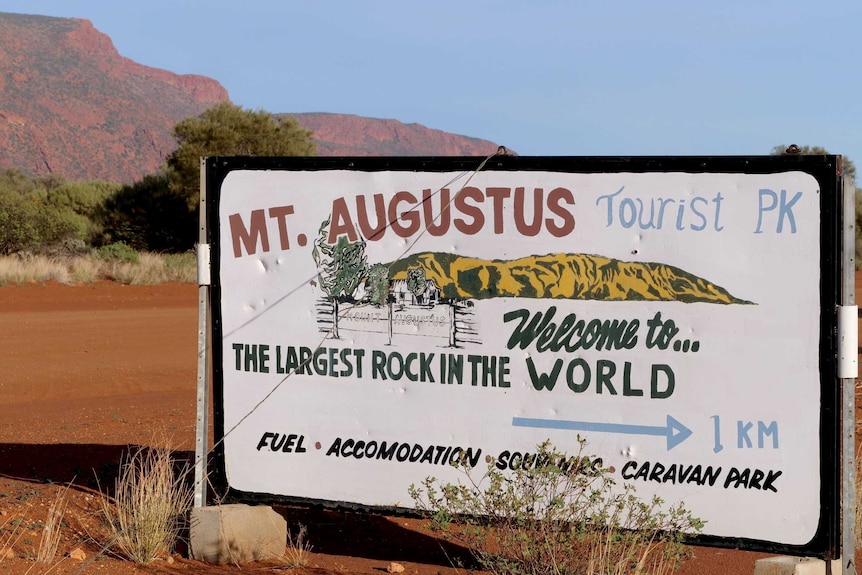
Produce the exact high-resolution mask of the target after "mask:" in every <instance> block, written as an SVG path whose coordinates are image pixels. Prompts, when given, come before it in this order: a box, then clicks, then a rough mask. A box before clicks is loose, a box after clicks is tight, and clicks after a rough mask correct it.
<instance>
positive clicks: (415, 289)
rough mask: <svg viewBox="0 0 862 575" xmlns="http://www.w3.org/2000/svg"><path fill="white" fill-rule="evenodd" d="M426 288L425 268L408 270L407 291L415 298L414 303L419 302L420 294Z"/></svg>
mask: <svg viewBox="0 0 862 575" xmlns="http://www.w3.org/2000/svg"><path fill="white" fill-rule="evenodd" d="M426 288H427V279H426V278H425V268H423V267H418V268H410V269H408V270H407V289H409V290H410V291H411V292H412V293H413V295H414V296H415V297H416V301H421V298H422V294H424V293H425V289H426Z"/></svg>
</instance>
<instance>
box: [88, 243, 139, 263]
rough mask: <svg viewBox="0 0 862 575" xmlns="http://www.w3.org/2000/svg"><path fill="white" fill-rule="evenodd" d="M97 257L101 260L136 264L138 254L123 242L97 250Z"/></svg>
mask: <svg viewBox="0 0 862 575" xmlns="http://www.w3.org/2000/svg"><path fill="white" fill-rule="evenodd" d="M97 253H98V255H99V257H100V258H102V259H103V260H107V261H119V262H128V263H133V264H136V263H138V259H139V258H138V252H136V251H135V249H134V248H132V247H131V246H129V245H126V244H125V243H123V242H114V243H112V244H108V245H106V246H102V247H100V248H99V249H98V252H97Z"/></svg>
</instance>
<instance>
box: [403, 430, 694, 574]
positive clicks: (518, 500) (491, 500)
mask: <svg viewBox="0 0 862 575" xmlns="http://www.w3.org/2000/svg"><path fill="white" fill-rule="evenodd" d="M578 441H579V450H578V453H577V454H576V455H574V456H568V455H566V454H564V453H560V452H559V451H557V450H555V449H554V448H553V447H552V446H551V445H550V443H549V442H545V443H543V444H541V445H539V446H538V447H537V449H536V453H535V454H530V455H529V456H525V458H524V463H523V464H522V465H521V466H520V467H519V468H518V469H517V470H515V471H512V472H504V471H501V470H499V469H497V468H496V466H495V462H494V461H491V462H490V463H489V465H488V471H487V472H485V473H484V474H483V475H482V477H481V478H480V479H478V480H476V479H475V471H474V470H472V469H471V468H469V467H467V466H466V465H464V466H462V467H461V470H462V471H463V473H464V476H465V478H466V482H465V483H464V484H461V483H458V484H451V483H450V484H444V485H440V484H439V483H438V482H437V480H436V479H435V478H433V477H429V478H427V479H426V480H425V481H424V482H423V483H422V485H421V486H420V487H417V486H415V485H413V486H411V487H410V496H411V497H412V498H413V500H414V502H415V503H416V507H417V509H419V510H420V511H424V512H426V513H428V514H430V517H431V528H432V529H434V530H437V531H440V532H442V533H443V535H444V536H445V537H447V538H449V539H451V540H453V541H455V542H456V543H459V544H461V545H463V546H464V547H466V548H467V549H469V550H470V552H471V553H472V554H473V556H474V558H475V559H476V560H477V562H478V564H479V567H480V568H481V569H482V570H485V571H489V572H491V573H494V574H495V575H623V574H629V573H632V574H638V575H640V574H650V575H666V574H669V573H671V572H673V571H674V570H676V569H677V568H678V567H679V565H680V564H681V563H682V562H683V561H684V560H685V559H686V558H687V557H688V554H689V551H688V548H687V547H686V546H685V545H684V544H683V542H682V537H683V534H691V533H696V532H698V531H699V530H700V529H701V528H702V527H703V524H702V522H701V521H700V520H698V519H696V518H694V517H692V516H691V514H690V513H689V512H688V511H686V510H685V509H684V508H683V507H682V505H676V506H671V507H667V508H666V507H665V505H664V502H663V501H662V500H661V499H659V498H657V497H656V498H653V499H652V500H650V501H642V500H641V499H639V498H637V497H636V496H635V493H634V488H633V487H632V486H630V485H626V486H624V487H623V488H622V489H618V488H616V486H615V483H614V481H613V479H612V478H611V477H610V471H609V470H607V469H606V468H603V467H602V464H601V460H600V459H596V458H592V457H587V456H585V455H584V453H583V452H584V447H585V441H584V440H583V439H581V438H578Z"/></svg>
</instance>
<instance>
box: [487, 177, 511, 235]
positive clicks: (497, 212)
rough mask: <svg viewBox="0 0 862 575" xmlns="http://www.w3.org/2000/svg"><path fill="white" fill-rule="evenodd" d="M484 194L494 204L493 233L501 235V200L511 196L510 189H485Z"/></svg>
mask: <svg viewBox="0 0 862 575" xmlns="http://www.w3.org/2000/svg"><path fill="white" fill-rule="evenodd" d="M485 194H487V196H488V197H489V198H491V200H493V203H494V233H495V234H497V235H499V234H502V233H503V200H505V199H506V198H508V197H509V196H510V195H511V194H512V189H511V188H486V189H485Z"/></svg>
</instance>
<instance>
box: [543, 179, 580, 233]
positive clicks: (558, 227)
mask: <svg viewBox="0 0 862 575" xmlns="http://www.w3.org/2000/svg"><path fill="white" fill-rule="evenodd" d="M563 201H565V203H567V204H569V205H571V206H574V205H575V197H574V196H573V195H572V192H571V191H569V190H567V189H566V188H554V189H553V190H551V193H550V194H548V209H549V210H550V211H551V213H552V214H554V215H556V216H559V217H560V218H561V219H562V220H563V223H562V224H557V223H556V222H555V221H554V220H553V219H552V218H547V219H546V220H545V226H546V227H547V228H548V231H549V232H551V235H552V236H554V237H555V238H562V237H565V236H567V235H569V234H570V233H572V231H573V230H574V229H575V216H574V215H572V212H570V211H569V210H567V209H566V208H564V207H563V206H561V205H560V203H561V202H563Z"/></svg>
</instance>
